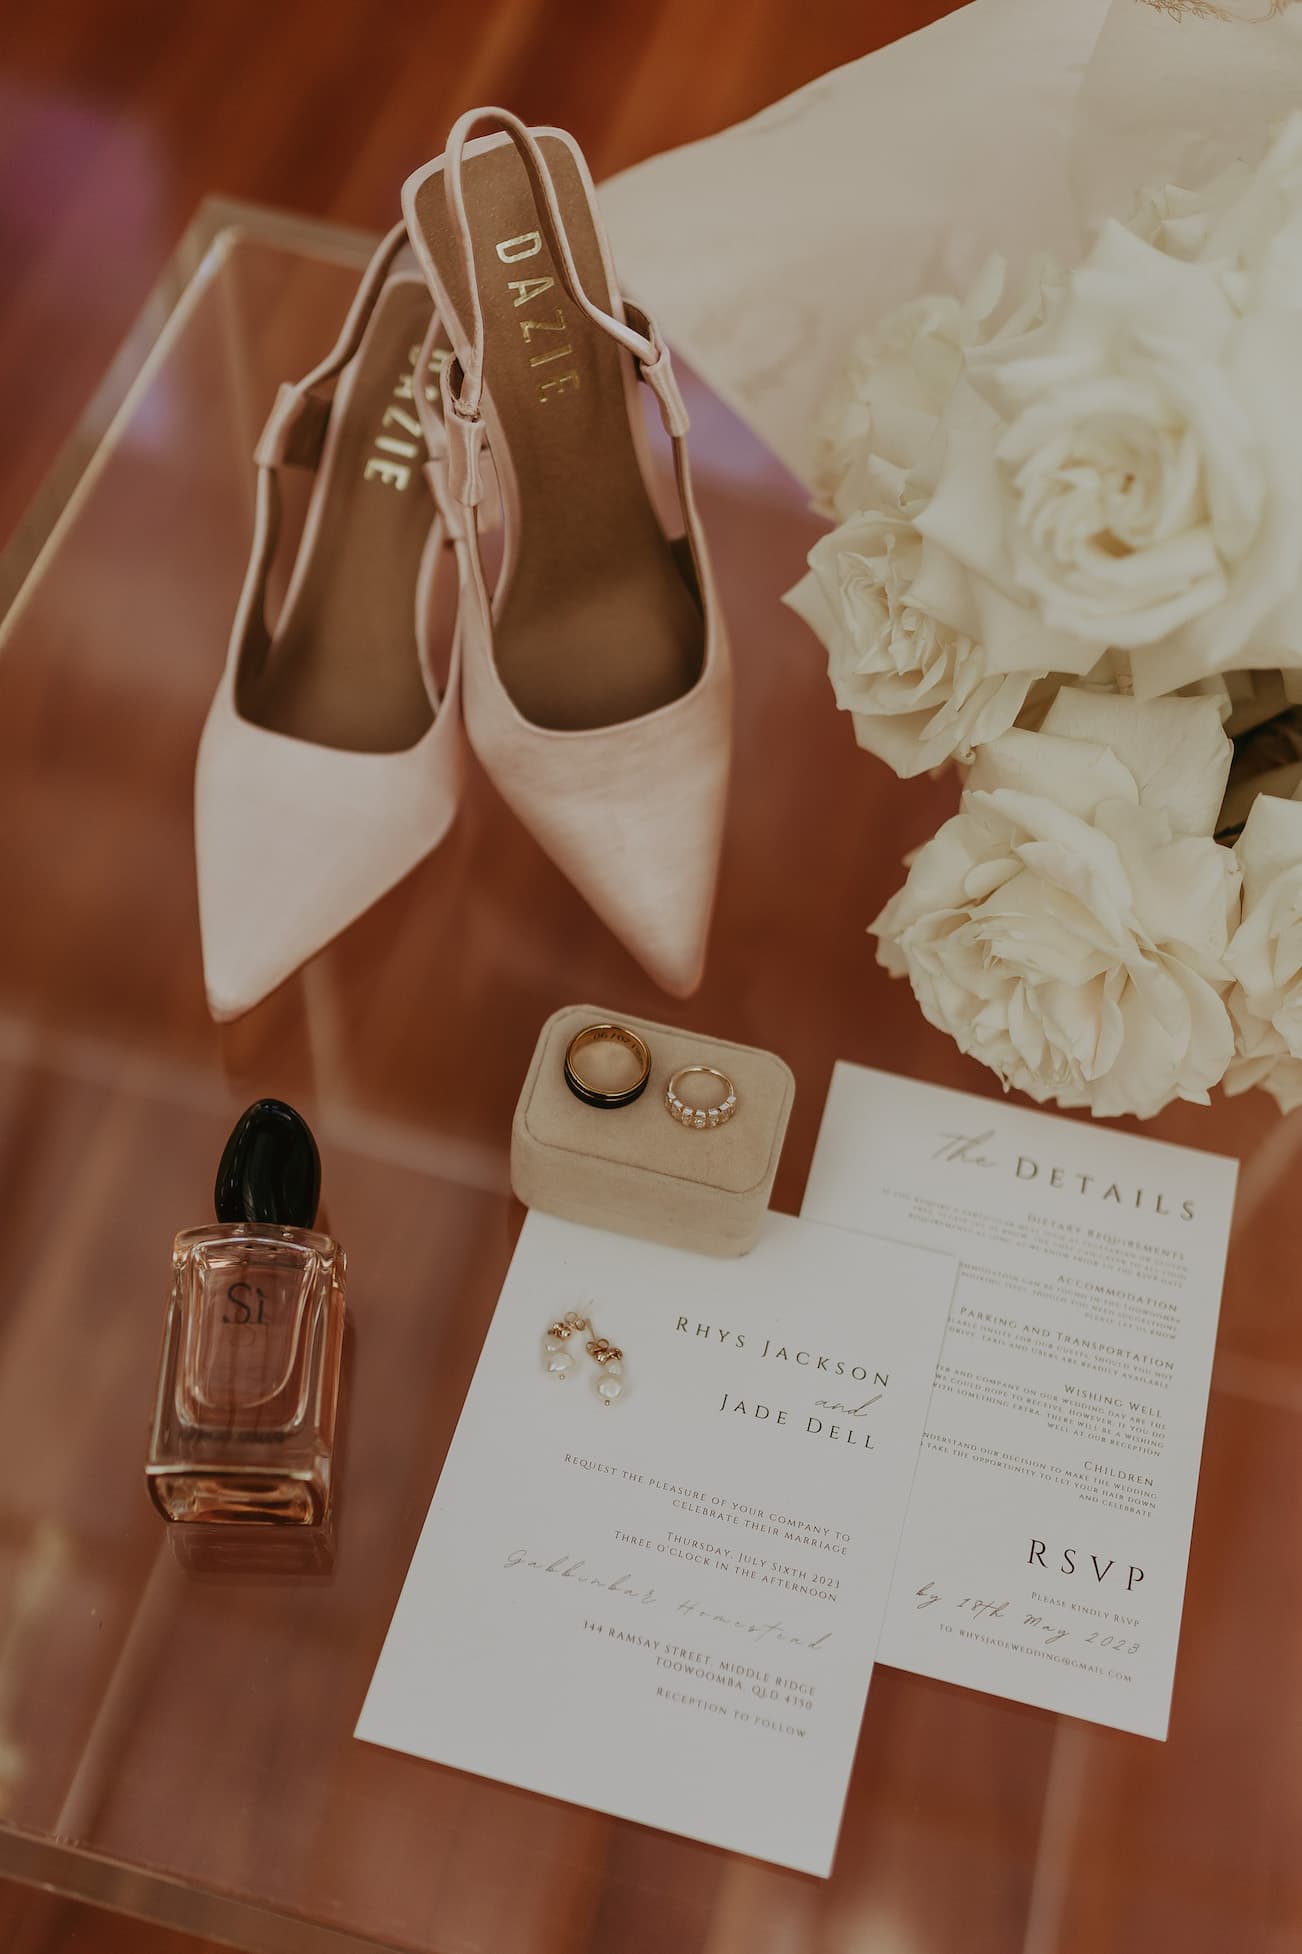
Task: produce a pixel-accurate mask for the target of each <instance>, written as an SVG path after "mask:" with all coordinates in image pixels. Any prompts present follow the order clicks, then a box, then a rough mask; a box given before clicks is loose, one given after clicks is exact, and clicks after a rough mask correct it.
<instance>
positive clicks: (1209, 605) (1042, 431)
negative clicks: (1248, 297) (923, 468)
mask: <svg viewBox="0 0 1302 1954" xmlns="http://www.w3.org/2000/svg"><path fill="white" fill-rule="evenodd" d="M1299 343H1302V313H1300V312H1298V311H1295V310H1289V309H1287V308H1284V307H1277V308H1275V309H1267V310H1264V311H1263V310H1258V311H1254V312H1253V313H1252V314H1251V315H1250V316H1247V317H1244V316H1242V315H1241V314H1240V313H1239V312H1238V311H1237V310H1236V309H1235V306H1234V305H1233V304H1232V303H1231V301H1230V299H1229V298H1228V297H1227V295H1226V291H1225V289H1224V284H1223V280H1222V278H1221V277H1220V276H1219V275H1218V273H1217V272H1216V271H1215V270H1214V269H1213V268H1211V267H1208V266H1205V265H1187V264H1183V263H1180V262H1178V261H1176V260H1175V259H1173V258H1170V257H1167V256H1165V255H1163V254H1162V253H1161V252H1160V251H1157V250H1155V249H1153V248H1152V247H1151V246H1149V245H1146V244H1145V243H1143V242H1142V241H1141V240H1140V239H1138V238H1136V237H1134V236H1133V235H1132V234H1131V233H1130V232H1128V231H1127V230H1125V229H1124V228H1123V227H1122V226H1121V225H1119V224H1108V225H1105V226H1104V228H1103V230H1102V231H1101V233H1100V236H1099V239H1098V241H1097V243H1096V245H1095V247H1094V250H1093V251H1092V252H1091V254H1090V256H1089V258H1088V259H1087V260H1086V262H1085V264H1084V265H1083V266H1082V267H1081V269H1080V270H1079V271H1077V272H1075V273H1074V274H1073V275H1072V276H1071V278H1070V279H1069V280H1068V289H1067V292H1066V295H1065V297H1063V298H1062V300H1061V301H1060V302H1059V303H1058V304H1057V305H1055V306H1054V307H1052V308H1051V309H1050V312H1049V315H1048V318H1047V321H1046V323H1045V324H1044V325H1043V326H1042V327H1041V328H1039V329H1037V330H1035V331H1033V332H1031V333H1029V334H1028V335H1026V336H1025V337H1024V338H1023V339H1022V340H1020V341H1016V342H1014V341H1009V340H1001V341H999V342H998V343H997V344H994V345H991V346H989V347H986V348H977V349H972V350H970V351H969V353H968V355H967V358H968V366H969V373H970V376H971V379H972V383H973V385H974V386H976V387H977V388H979V389H980V390H981V391H982V392H983V393H984V394H985V395H986V397H987V398H988V399H989V400H990V402H991V404H992V405H993V406H994V408H995V409H996V410H997V415H998V419H997V421H996V423H995V424H994V425H993V426H992V427H991V428H989V429H987V430H982V429H979V428H976V427H966V428H954V429H953V430H950V431H948V432H947V439H946V450H945V458H944V462H943V465H942V467H941V469H940V471H939V475H938V480H937V487H936V493H935V496H934V498H933V499H932V501H931V502H930V504H929V506H928V507H927V508H926V509H925V510H924V511H922V512H921V513H920V514H919V515H918V518H917V520H918V526H919V528H920V529H921V531H922V532H923V533H924V534H925V535H926V536H928V537H930V538H931V539H933V540H934V541H935V542H936V543H938V544H939V545H940V546H941V547H942V548H943V549H945V550H946V551H947V552H949V553H950V554H951V555H952V556H954V557H956V558H957V559H958V561H959V562H960V563H962V564H964V565H965V566H966V567H967V568H968V570H969V571H970V572H971V573H972V574H973V575H974V576H975V577H977V578H980V579H983V580H985V581H987V582H988V583H989V584H990V585H991V586H992V587H994V588H995V589H997V590H999V591H1000V592H1002V594H1003V596H1004V597H1005V599H1007V600H1010V603H1011V605H1014V606H1015V605H1021V606H1025V605H1028V604H1029V605H1030V606H1031V607H1032V608H1033V610H1034V611H1035V612H1036V614H1037V615H1038V617H1039V619H1040V621H1041V623H1042V625H1043V627H1044V628H1045V629H1046V630H1047V631H1048V632H1051V633H1054V634H1060V636H1061V637H1062V638H1063V639H1064V640H1066V641H1067V642H1068V643H1069V644H1073V643H1074V645H1075V647H1076V653H1075V657H1074V659H1073V658H1072V655H1071V654H1070V653H1069V652H1066V651H1060V652H1059V653H1058V654H1057V656H1056V657H1055V658H1054V659H1053V660H1052V663H1053V665H1054V668H1055V669H1058V670H1064V671H1076V672H1083V671H1084V670H1085V669H1087V666H1088V664H1089V663H1091V662H1092V660H1093V658H1094V657H1095V656H1096V655H1097V653H1098V651H1099V650H1101V649H1103V648H1106V647H1111V646H1116V647H1120V648H1122V649H1124V650H1128V651H1130V652H1131V653H1132V654H1133V655H1132V670H1133V676H1134V685H1135V692H1136V696H1137V697H1141V698H1151V697H1156V696H1158V695H1160V694H1163V693H1166V692H1169V691H1173V690H1176V689H1177V688H1178V687H1180V686H1182V685H1187V684H1191V683H1193V682H1195V681H1197V680H1199V679H1201V678H1204V677H1206V676H1208V675H1210V674H1213V673H1216V672H1220V671H1224V670H1228V669H1231V668H1235V667H1244V668H1247V667H1252V666H1270V665H1279V664H1289V663H1292V664H1302V573H1300V571H1299V562H1298V548H1299V545H1298V539H1299V537H1300V536H1302V442H1300V441H1299V440H1298V438H1297V433H1296V430H1297V428H1298V427H1299V426H1302V357H1299V352H1298V347H1299ZM984 642H985V644H986V649H987V654H988V656H989V659H990V664H991V669H992V670H994V669H999V670H1013V669H1017V666H1018V663H1019V662H1020V660H1021V659H1022V658H1023V657H1024V637H1023V638H1022V640H1021V641H1020V642H1015V643H1013V644H1012V645H1011V646H1009V647H1005V646H1004V645H1003V644H1002V643H1001V642H1000V640H999V638H997V637H996V636H995V635H993V634H992V633H991V632H990V631H987V632H986V633H985V637H984Z"/></svg>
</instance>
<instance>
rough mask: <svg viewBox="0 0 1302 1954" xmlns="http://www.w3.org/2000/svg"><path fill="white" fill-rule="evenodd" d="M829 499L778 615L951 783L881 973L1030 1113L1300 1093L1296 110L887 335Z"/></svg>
mask: <svg viewBox="0 0 1302 1954" xmlns="http://www.w3.org/2000/svg"><path fill="white" fill-rule="evenodd" d="M818 484H819V491H820V499H821V505H822V507H823V509H824V511H825V513H827V514H828V515H829V516H830V517H832V518H833V519H834V520H835V523H836V527H835V528H833V529H832V530H831V532H830V533H829V534H828V535H826V536H824V537H823V538H822V540H821V541H820V542H819V543H817V544H816V546H815V547H814V549H813V550H812V551H811V553H810V557H809V572H808V575H807V576H806V577H805V578H804V579H803V580H802V582H801V583H800V584H798V585H797V587H796V588H795V590H793V591H792V592H791V593H790V594H789V597H788V602H789V603H790V604H791V605H792V606H793V608H794V609H795V610H797V611H798V612H799V613H800V615H801V616H802V617H803V618H804V619H805V620H806V622H807V623H808V624H809V625H810V626H811V627H812V629H813V630H814V632H815V633H816V634H817V636H818V637H819V638H820V639H821V640H822V642H823V644H824V646H825V647H826V650H827V656H828V669H829V676H830V678H831V681H832V687H833V691H834V693H835V697H836V702H837V704H838V705H839V706H840V707H841V708H842V709H843V710H844V711H846V712H849V713H850V714H851V716H852V719H853V723H854V729H855V735H856V738H857V739H858V741H859V743H860V745H862V746H863V747H865V748H866V749H867V750H868V751H869V752H870V753H872V754H875V755H876V756H877V757H878V758H879V759H881V760H884V761H885V762H886V763H887V765H889V766H890V767H891V768H892V769H893V770H894V771H895V773H896V774H897V775H899V776H900V777H901V778H909V777H910V776H913V775H916V774H920V773H924V772H930V771H934V770H935V769H937V768H939V767H941V766H945V765H947V764H949V763H950V762H955V763H957V765H958V766H959V768H960V769H961V770H962V771H963V781H962V793H961V799H960V803H959V810H958V812H957V814H956V815H955V816H954V818H953V819H952V820H950V821H948V822H946V823H945V825H944V826H943V827H942V828H941V829H940V831H939V833H938V834H937V835H936V836H935V837H934V838H933V839H932V840H931V841H930V842H928V843H927V844H926V845H925V846H924V847H923V848H922V849H920V850H919V851H918V853H917V854H916V855H915V856H914V858H913V860H912V862H911V864H910V866H909V872H908V877H907V880H906V882H905V884H904V886H903V888H902V889H900V891H899V892H898V894H897V895H896V896H895V897H894V898H893V899H892V900H891V901H890V902H889V903H888V904H887V906H886V908H885V909H884V910H883V912H882V914H881V915H880V916H879V917H878V918H877V920H876V922H875V923H874V924H873V926H872V928H873V932H874V934H875V935H876V936H877V938H878V940H879V959H880V961H881V962H882V964H884V966H885V967H886V968H887V970H889V971H890V972H891V973H892V974H894V975H897V976H906V977H907V978H908V979H909V981H910V983H911V984H912V986H913V990H914V993H915V995H916V997H917V999H918V1002H919V1004H920V1006H921V1008H922V1010H923V1012H924V1014H925V1015H926V1017H927V1018H928V1019H929V1020H930V1022H931V1023H933V1024H935V1025H938V1026H940V1027H941V1028H943V1029H944V1030H945V1031H947V1032H949V1034H950V1035H951V1036H952V1037H953V1038H954V1039H955V1040H956V1042H957V1043H958V1044H959V1045H960V1047H961V1048H962V1049H963V1050H964V1051H966V1052H970V1053H971V1054H972V1055H973V1056H974V1057H976V1058H979V1059H980V1060H981V1061H982V1062H983V1063H984V1064H986V1065H989V1066H990V1067H991V1068H992V1069H993V1070H994V1071H995V1072H997V1073H998V1075H999V1077H1000V1078H1001V1079H1002V1080H1003V1082H1004V1083H1005V1085H1006V1086H1016V1087H1017V1088H1018V1089H1020V1090H1021V1091H1024V1092H1026V1093H1029V1094H1030V1095H1031V1096H1032V1097H1033V1098H1034V1099H1037V1100H1040V1101H1045V1100H1052V1101H1055V1102H1056V1103H1057V1104H1059V1105H1062V1106H1088V1107H1089V1108H1090V1109H1091V1111H1092V1112H1094V1113H1096V1114H1103V1115H1110V1114H1120V1113H1135V1114H1138V1115H1139V1116H1140V1117H1141V1118H1148V1117H1151V1116H1152V1115H1153V1114H1155V1113H1157V1112H1158V1111H1160V1109H1161V1108H1162V1107H1163V1106H1166V1105H1168V1104H1169V1103H1170V1102H1171V1101H1172V1100H1174V1099H1186V1100H1194V1101H1197V1102H1199V1103H1205V1102H1206V1101H1207V1097H1208V1093H1209V1091H1210V1089H1211V1088H1212V1087H1213V1086H1215V1085H1217V1084H1223V1085H1224V1086H1225V1089H1226V1090H1227V1091H1231V1092H1233V1091H1243V1090H1246V1089H1247V1088H1248V1087H1250V1086H1254V1085H1262V1086H1264V1087H1266V1088H1267V1089H1268V1090H1269V1091H1271V1092H1273V1094H1274V1095H1275V1097H1276V1099H1277V1101H1278V1102H1279V1104H1280V1106H1281V1107H1282V1108H1283V1109H1285V1110H1288V1109H1289V1108H1291V1107H1292V1106H1294V1105H1297V1104H1302V798H1299V799H1296V800H1295V799H1294V798H1293V795H1294V794H1295V793H1296V794H1298V795H1299V796H1302V713H1299V714H1298V716H1297V720H1296V721H1295V718H1294V712H1295V704H1296V702H1302V114H1299V115H1295V116H1293V117H1292V118H1291V119H1290V120H1288V121H1287V122H1286V123H1285V124H1284V125H1282V127H1281V128H1280V129H1279V130H1278V131H1277V132H1276V134H1275V136H1274V138H1273V140H1272V141H1271V143H1270V146H1269V149H1268V151H1267V154H1266V155H1265V157H1264V159H1263V160H1262V161H1261V162H1260V163H1259V164H1258V165H1257V166H1256V167H1255V168H1250V167H1248V166H1246V165H1243V164H1236V165H1235V166H1234V167H1233V168H1232V169H1230V170H1228V171H1225V172H1223V173H1222V174H1221V175H1220V176H1218V177H1217V178H1216V180H1215V181H1214V182H1212V183H1210V184H1209V185H1207V186H1205V187H1204V188H1202V189H1201V190H1188V189H1178V188H1174V187H1165V186H1163V187H1159V188H1157V189H1149V190H1147V191H1145V192H1143V193H1142V195H1141V196H1140V198H1139V200H1138V203H1137V206H1136V209H1135V211H1134V212H1133V213H1132V215H1131V217H1130V218H1129V220H1128V221H1127V222H1124V223H1123V222H1120V221H1117V220H1115V219H1113V220H1109V221H1106V222H1104V223H1103V224H1102V225H1101V226H1100V227H1099V228H1098V230H1097V233H1096V236H1095V240H1094V243H1093V246H1092V248H1091V249H1090V250H1089V252H1088V254H1087V255H1086V256H1085V258H1084V260H1083V261H1082V262H1081V263H1080V264H1078V265H1077V266H1076V267H1075V268H1074V269H1070V270H1068V269H1063V268H1060V267H1058V266H1057V265H1055V264H1053V263H1050V262H1049V261H1047V260H1042V261H1040V262H1037V263H1036V264H1035V265H1033V266H1032V268H1031V270H1030V273H1029V275H1028V277H1027V278H1026V280H1025V283H1024V285H1023V286H1022V287H1021V288H1020V289H1016V290H1014V289H1011V288H1010V285H1009V280H1008V278H1007V274H1006V271H1005V268H1004V267H1003V265H1002V264H999V263H993V264H992V265H991V266H989V267H988V268H987V270H986V272H985V273H984V274H983V275H982V277H981V279H980V280H979V282H978V285H977V288H976V290H975V291H974V292H973V293H972V294H971V295H970V296H969V297H968V298H967V299H966V300H965V301H962V302H960V301H958V300H956V299H953V298H943V297H928V298H923V299H919V300H917V301H915V302H914V303H912V304H910V305H908V306H906V307H904V308H903V309H902V310H899V311H897V312H895V313H893V314H892V315H891V316H889V317H888V318H886V319H884V320H883V321H882V322H881V323H880V324H879V326H878V327H877V328H876V330H875V331H873V332H872V333H870V334H868V335H867V336H866V337H864V338H863V339H861V340H860V341H859V343H858V345H857V347H856V349H855V353H854V357H853V361H852V364H851V368H850V371H849V373H848V374H847V375H846V377H845V380H844V382H843V384H842V386H841V388H840V390H839V392H838V394H837V396H836V398H835V399H833V400H832V401H831V402H829V403H828V406H827V409H826V411H825V413H824V416H823V419H822V423H821V427H820V461H819V471H818Z"/></svg>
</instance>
